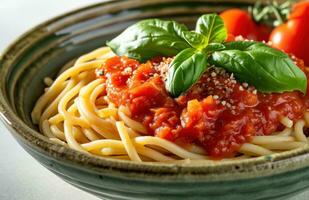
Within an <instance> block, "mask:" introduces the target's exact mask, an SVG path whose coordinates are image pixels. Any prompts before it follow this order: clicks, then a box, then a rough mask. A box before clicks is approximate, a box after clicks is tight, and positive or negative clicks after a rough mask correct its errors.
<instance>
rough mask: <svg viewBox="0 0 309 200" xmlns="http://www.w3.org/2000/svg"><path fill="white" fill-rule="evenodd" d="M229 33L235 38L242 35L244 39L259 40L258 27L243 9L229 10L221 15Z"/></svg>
mask: <svg viewBox="0 0 309 200" xmlns="http://www.w3.org/2000/svg"><path fill="white" fill-rule="evenodd" d="M220 16H221V18H222V19H223V21H224V24H225V27H226V28H227V30H228V33H230V34H233V35H235V36H238V35H241V36H243V37H244V38H247V39H252V40H257V39H258V36H257V25H256V24H255V23H254V21H253V19H252V18H251V16H250V14H249V13H248V12H246V11H244V10H241V9H229V10H226V11H223V12H222V13H221V14H220Z"/></svg>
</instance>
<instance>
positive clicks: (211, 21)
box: [195, 14, 227, 44]
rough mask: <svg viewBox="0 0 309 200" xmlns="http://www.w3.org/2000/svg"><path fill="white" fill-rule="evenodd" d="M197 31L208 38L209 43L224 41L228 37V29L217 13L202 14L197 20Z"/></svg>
mask: <svg viewBox="0 0 309 200" xmlns="http://www.w3.org/2000/svg"><path fill="white" fill-rule="evenodd" d="M195 31H196V32H197V33H200V34H202V35H204V36H205V37H206V38H207V44H208V43H222V42H224V41H225V39H226V38H227V29H226V28H225V26H224V22H223V20H222V19H221V17H220V16H218V15H217V14H206V15H202V16H201V17H200V18H199V19H198V20H197V23H196V28H195Z"/></svg>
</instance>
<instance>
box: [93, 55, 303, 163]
mask: <svg viewBox="0 0 309 200" xmlns="http://www.w3.org/2000/svg"><path fill="white" fill-rule="evenodd" d="M170 62H171V59H170V58H160V57H159V58H154V59H152V60H150V61H148V62H146V63H143V64H140V63H139V62H138V61H136V60H133V59H129V58H126V57H118V56H115V57H113V58H110V59H108V60H107V61H106V62H105V64H104V65H103V66H102V67H101V68H100V69H98V70H97V72H96V73H97V76H98V77H100V78H102V79H104V84H105V88H106V90H105V92H104V95H107V96H108V98H109V100H110V101H111V102H113V103H115V104H116V105H117V106H120V105H125V106H127V107H128V108H129V110H130V112H131V117H132V118H133V119H135V120H137V121H140V122H141V123H143V124H144V125H145V126H146V127H147V129H148V133H149V134H150V135H154V136H157V137H160V138H164V139H167V140H170V141H173V142H175V143H177V144H179V145H187V144H196V145H200V146H202V147H204V149H205V150H206V152H207V153H208V154H209V155H210V156H212V157H213V158H224V157H232V156H235V155H236V154H237V151H238V150H239V148H240V147H241V145H242V144H244V143H246V142H250V140H251V138H252V136H256V135H269V134H271V133H273V132H275V131H280V130H282V129H283V128H284V126H283V125H282V124H281V123H280V119H281V118H282V117H284V116H287V117H288V118H289V119H291V120H293V121H295V120H297V119H299V118H301V117H302V116H303V112H304V111H305V110H306V108H308V106H309V101H308V97H307V96H304V95H303V94H302V93H300V92H285V93H281V94H279V93H273V94H263V93H259V92H257V90H256V89H255V88H254V87H252V86H249V85H248V84H247V83H240V82H238V81H237V80H236V79H235V78H234V77H233V74H229V73H227V72H225V71H224V70H223V69H220V68H215V67H210V68H209V69H208V71H207V72H205V73H204V75H203V76H202V77H201V79H200V80H199V81H198V82H197V83H196V84H195V85H193V86H192V87H191V88H190V89H189V90H188V91H187V92H185V93H184V94H182V95H181V96H179V97H178V98H175V99H174V98H172V97H170V96H169V94H168V93H167V91H166V89H165V86H164V79H165V76H166V75H165V74H166V69H167V66H168V64H169V63H170ZM295 62H296V63H297V65H298V66H299V67H300V68H301V69H302V70H304V71H306V70H305V67H304V64H303V62H302V61H301V60H295ZM306 74H307V75H308V73H306Z"/></svg>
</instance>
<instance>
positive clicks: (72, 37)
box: [0, 0, 309, 179]
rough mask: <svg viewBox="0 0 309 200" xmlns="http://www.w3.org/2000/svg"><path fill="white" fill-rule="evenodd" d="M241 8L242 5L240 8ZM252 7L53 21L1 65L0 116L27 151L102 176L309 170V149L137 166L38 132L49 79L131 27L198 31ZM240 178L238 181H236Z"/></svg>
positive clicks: (80, 14) (115, 9)
mask: <svg viewBox="0 0 309 200" xmlns="http://www.w3.org/2000/svg"><path fill="white" fill-rule="evenodd" d="M235 2H236V3H235ZM248 5H250V1H249V2H246V1H239V2H237V1H233V2H231V1H226V2H225V1H198V0H196V1H189V0H188V1H181V0H178V1H177V0H165V1H128V2H121V1H119V2H116V3H115V2H114V3H109V2H108V3H101V4H98V5H95V6H90V7H87V8H84V9H81V10H78V11H73V12H71V13H69V14H66V15H63V16H60V17H58V18H55V19H52V20H50V21H48V22H46V23H43V24H41V25H40V26H38V27H36V28H34V29H33V30H31V31H29V32H28V33H26V34H24V35H23V36H21V37H20V38H19V39H18V40H17V41H16V42H15V43H14V44H12V45H11V46H10V47H9V48H8V50H7V51H6V52H5V53H4V54H3V57H2V59H1V63H0V65H1V68H0V74H1V80H0V82H1V92H0V100H1V102H0V111H1V113H2V116H3V119H4V121H5V123H6V124H7V125H8V126H9V128H11V129H14V130H15V131H16V134H15V135H14V137H17V138H19V141H23V142H20V143H23V144H22V145H23V146H25V148H26V149H28V150H29V151H31V150H30V149H32V150H33V149H34V150H35V151H38V152H40V153H41V154H44V155H45V156H51V157H53V158H54V159H58V160H62V161H65V162H70V163H76V165H79V166H83V165H88V166H91V168H93V169H96V170H99V171H100V170H104V169H110V168H113V169H115V170H119V171H120V172H126V171H134V172H136V174H137V175H138V173H139V172H142V173H143V174H144V175H145V174H149V175H151V174H156V173H161V174H166V175H170V176H175V177H177V176H179V175H180V174H182V175H188V176H201V175H203V176H208V177H212V178H213V177H214V174H215V177H216V179H223V178H224V179H226V178H230V179H233V176H229V175H230V174H236V173H237V174H238V177H239V178H241V177H246V178H248V177H250V176H256V175H257V171H258V174H259V176H262V175H268V174H274V173H280V172H284V171H287V170H291V169H298V168H301V167H304V166H306V165H308V162H309V161H308V160H309V159H308V156H307V152H308V148H307V147H305V148H301V149H297V150H294V151H289V152H285V153H281V154H277V155H272V156H264V157H263V156H262V157H258V158H252V159H246V160H235V161H230V162H201V163H199V162H192V163H191V162H182V163H178V164H177V163H176V164H175V163H174V164H169V163H142V164H140V163H135V162H132V161H117V160H112V159H107V158H100V157H97V156H89V155H85V154H83V153H80V152H77V151H74V150H71V149H68V148H65V147H62V146H60V145H58V144H56V143H53V142H52V141H50V140H49V139H48V138H46V137H45V136H43V135H42V134H40V133H39V132H38V128H37V126H36V125H34V124H33V123H32V121H31V117H30V113H31V111H32V108H33V106H34V104H35V102H36V100H37V99H38V98H39V96H40V95H41V94H42V93H43V90H44V84H43V78H44V77H51V78H55V77H56V75H57V73H58V72H59V70H60V69H61V67H63V66H64V65H65V64H67V63H69V62H71V61H73V60H74V59H76V58H77V57H79V56H80V55H82V54H84V53H87V52H89V51H91V50H93V49H95V48H98V47H101V46H105V42H106V41H108V40H110V39H111V38H113V37H115V36H116V35H117V34H119V33H120V32H121V31H122V30H124V29H125V28H126V27H128V26H129V25H131V24H133V23H135V22H137V21H139V20H141V19H145V18H162V19H173V20H176V21H178V22H180V23H184V24H186V25H188V26H189V27H191V28H193V27H194V25H195V22H196V20H197V18H198V17H199V16H200V15H202V14H205V13H209V12H220V11H222V10H224V9H226V8H230V7H244V8H245V7H247V6H248ZM234 177H235V176H234Z"/></svg>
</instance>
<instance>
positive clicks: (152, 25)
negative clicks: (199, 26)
mask: <svg viewBox="0 0 309 200" xmlns="http://www.w3.org/2000/svg"><path fill="white" fill-rule="evenodd" d="M184 31H188V29H187V27H186V26H185V25H182V24H179V23H177V22H175V21H164V20H160V19H148V20H143V21H140V22H138V23H136V24H134V25H132V26H130V27H129V28H127V29H126V30H125V31H123V32H122V33H121V34H120V35H119V36H117V37H116V38H114V39H113V40H111V41H110V42H107V45H108V46H109V47H110V48H111V49H112V50H113V51H114V52H115V53H116V54H117V55H120V56H127V57H130V58H134V59H137V60H139V61H141V62H143V61H146V60H148V59H150V58H153V57H155V56H158V55H162V56H174V55H176V54H177V53H179V52H180V51H181V50H183V49H186V48H189V47H190V44H188V42H187V41H186V40H185V39H184V37H183V32H184Z"/></svg>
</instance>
